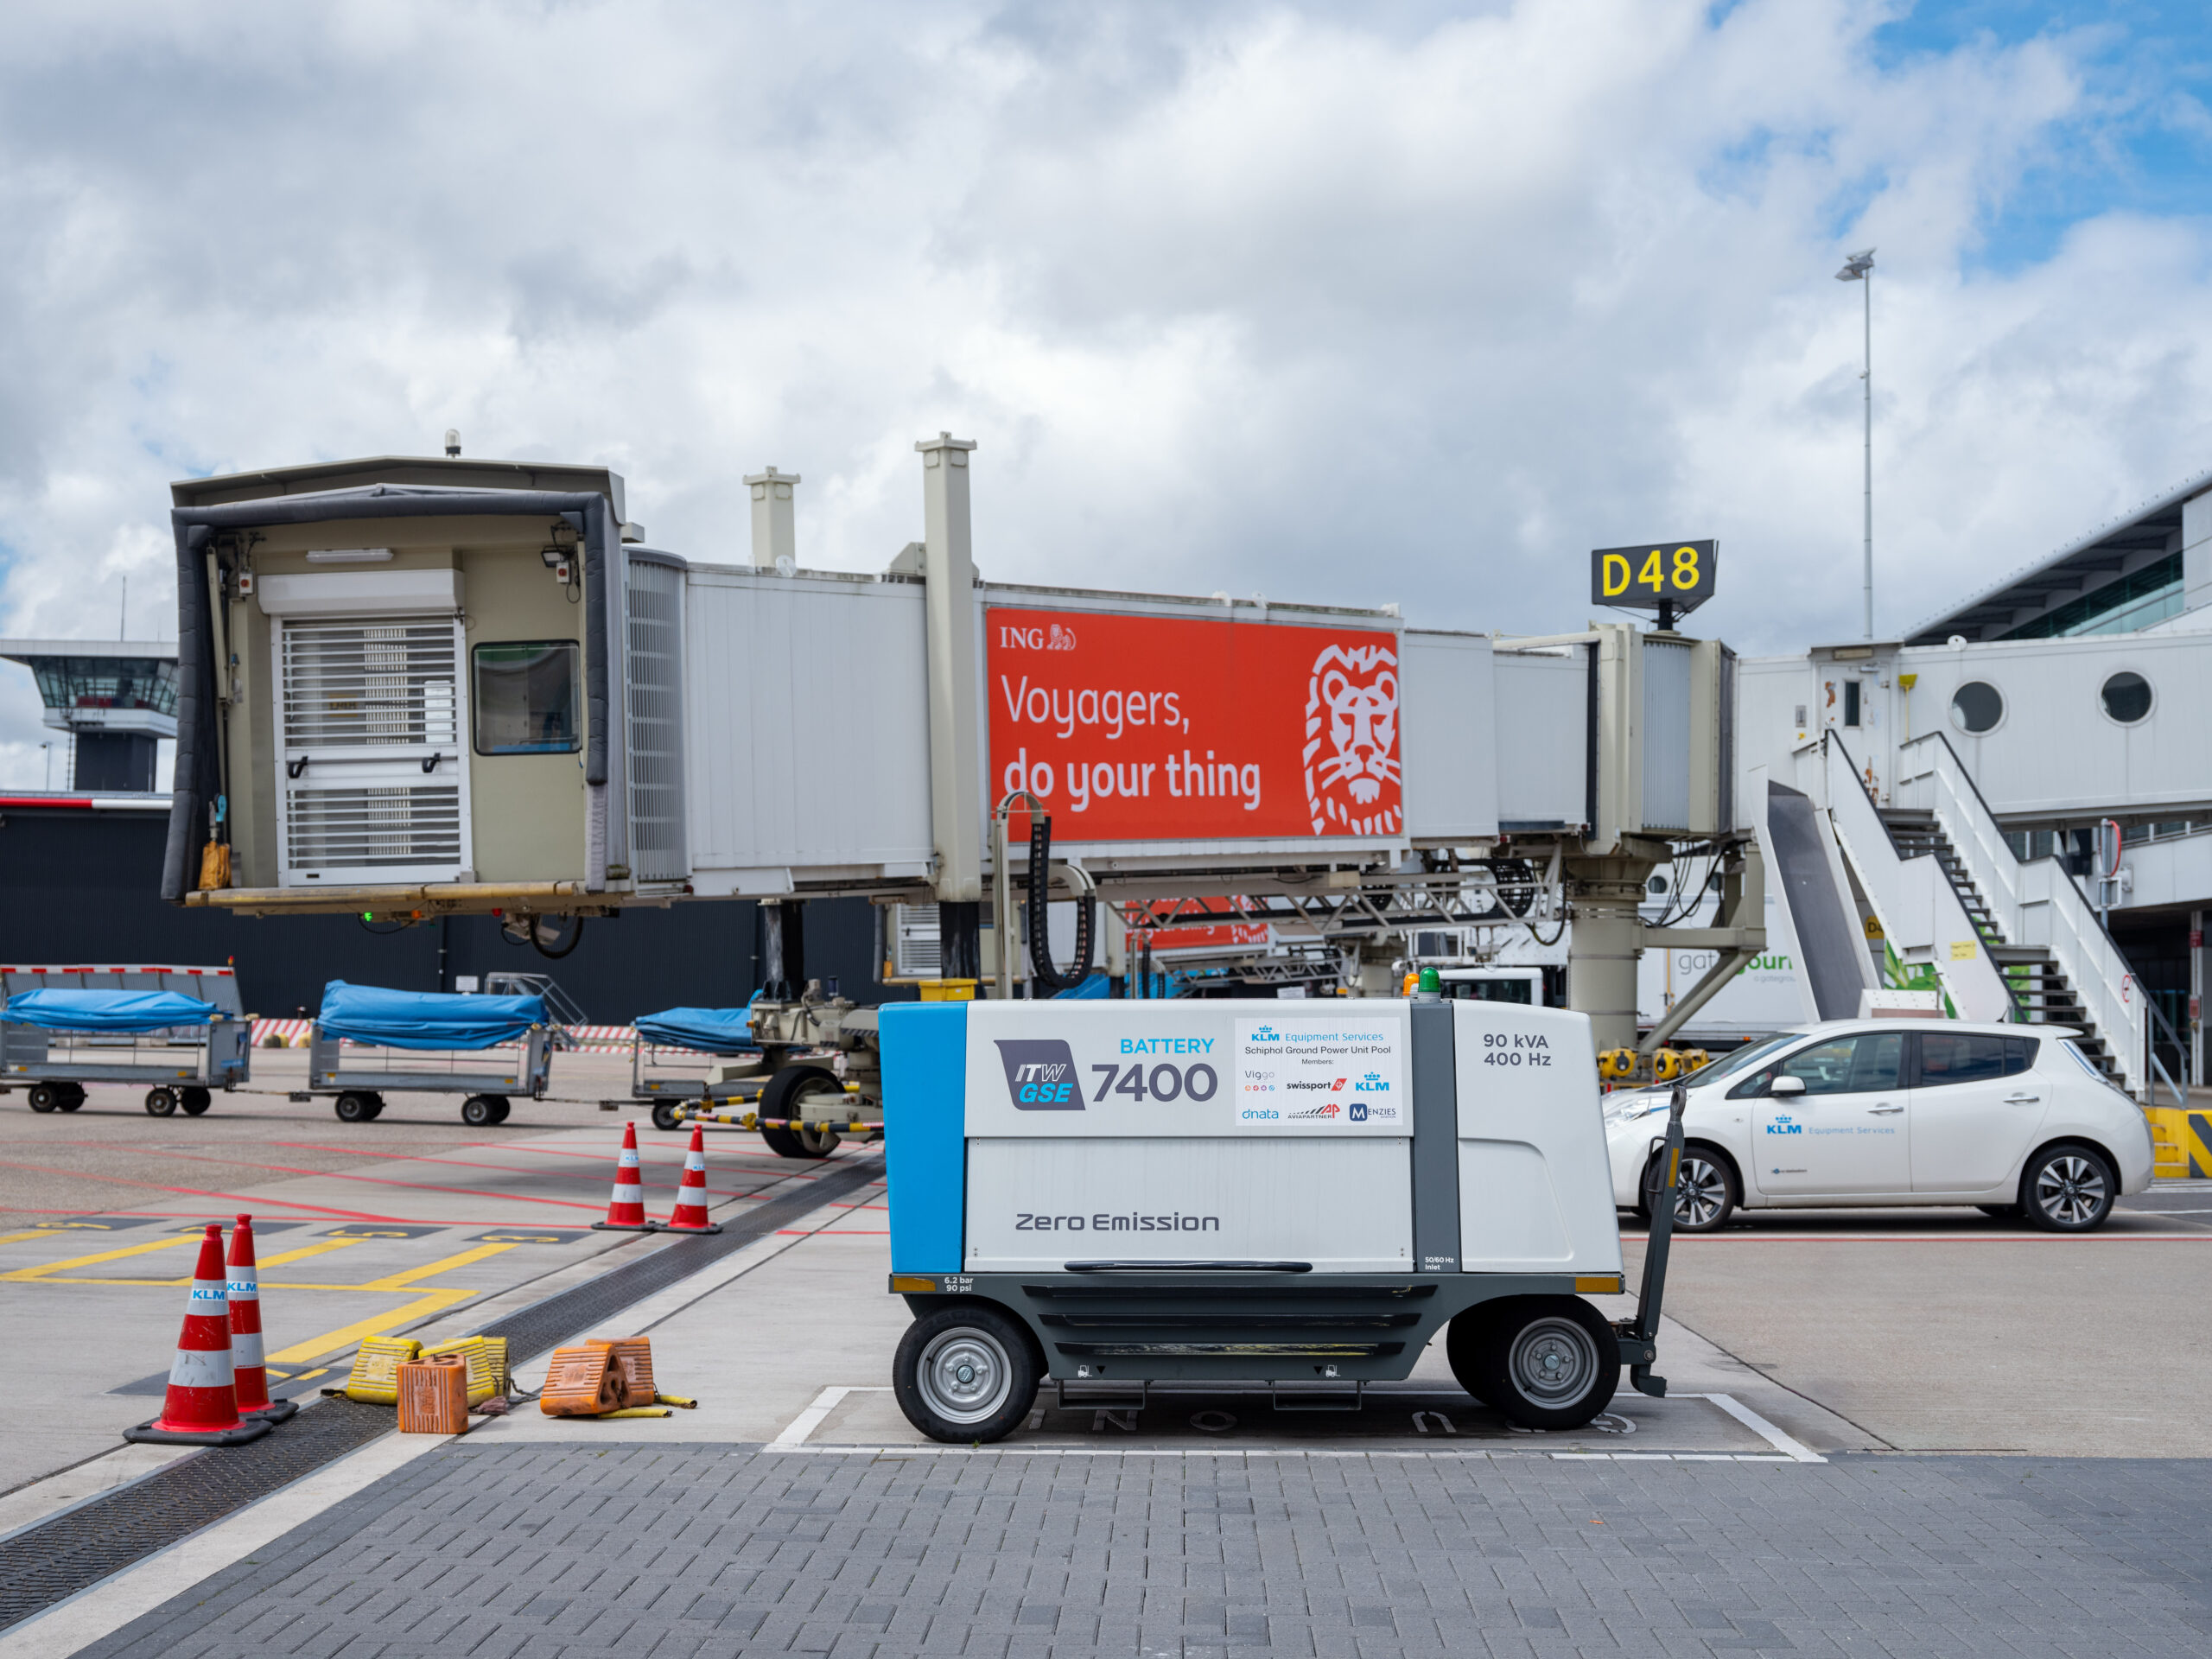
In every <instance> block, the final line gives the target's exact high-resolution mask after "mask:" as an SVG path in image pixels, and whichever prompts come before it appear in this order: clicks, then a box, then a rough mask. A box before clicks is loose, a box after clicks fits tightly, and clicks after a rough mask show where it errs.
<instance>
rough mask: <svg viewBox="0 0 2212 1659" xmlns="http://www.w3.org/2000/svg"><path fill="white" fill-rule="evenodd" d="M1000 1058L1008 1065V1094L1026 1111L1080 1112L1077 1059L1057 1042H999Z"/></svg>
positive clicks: (1081, 1105)
mask: <svg viewBox="0 0 2212 1659" xmlns="http://www.w3.org/2000/svg"><path fill="white" fill-rule="evenodd" d="M996 1040H997V1041H998V1047H999V1059H1000V1060H1001V1063H1002V1064H1003V1065H1005V1066H1006V1090H1007V1094H1009V1095H1011V1096H1014V1109H1016V1110H1017V1111H1024V1112H1079V1111H1081V1110H1082V1109H1083V1091H1082V1090H1080V1089H1078V1088H1077V1087H1076V1076H1075V1056H1074V1055H1073V1054H1071V1053H1070V1052H1068V1046H1067V1045H1066V1044H1065V1043H1064V1042H1060V1041H1059V1040H1058V1039H1033V1038H1025V1039H1018V1040H1011V1039H996Z"/></svg>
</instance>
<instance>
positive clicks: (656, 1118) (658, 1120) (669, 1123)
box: [653, 1100, 683, 1135]
mask: <svg viewBox="0 0 2212 1659" xmlns="http://www.w3.org/2000/svg"><path fill="white" fill-rule="evenodd" d="M653 1128H657V1129H658V1130H659V1131H660V1132H661V1133H662V1134H663V1135H673V1134H674V1133H675V1132H676V1131H677V1130H678V1129H680V1128H683V1119H682V1118H680V1117H678V1116H677V1115H676V1103H675V1102H674V1101H672V1100H657V1101H655V1102H653Z"/></svg>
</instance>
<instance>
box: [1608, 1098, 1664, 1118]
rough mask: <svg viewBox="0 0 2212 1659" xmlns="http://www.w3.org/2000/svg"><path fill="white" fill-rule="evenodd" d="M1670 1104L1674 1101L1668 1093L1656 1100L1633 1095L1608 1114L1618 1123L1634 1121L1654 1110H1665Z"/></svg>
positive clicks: (1647, 1115)
mask: <svg viewBox="0 0 2212 1659" xmlns="http://www.w3.org/2000/svg"><path fill="white" fill-rule="evenodd" d="M1670 1104H1672V1101H1671V1099H1670V1097H1669V1096H1666V1095H1662V1096H1659V1098H1658V1099H1656V1100H1646V1099H1642V1098H1639V1097H1638V1096H1633V1095H1631V1096H1629V1097H1628V1098H1627V1099H1626V1100H1624V1101H1623V1102H1622V1103H1620V1104H1619V1105H1618V1106H1616V1107H1614V1108H1613V1109H1612V1110H1611V1112H1610V1113H1608V1114H1607V1116H1610V1117H1611V1119H1612V1121H1613V1122H1616V1123H1633V1122H1636V1121H1637V1119H1638V1118H1640V1117H1649V1116H1651V1114H1652V1113H1654V1112H1663V1111H1665V1110H1666V1109H1667V1108H1668V1107H1669V1105H1670Z"/></svg>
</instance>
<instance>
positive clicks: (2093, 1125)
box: [1605, 1020, 2152, 1233]
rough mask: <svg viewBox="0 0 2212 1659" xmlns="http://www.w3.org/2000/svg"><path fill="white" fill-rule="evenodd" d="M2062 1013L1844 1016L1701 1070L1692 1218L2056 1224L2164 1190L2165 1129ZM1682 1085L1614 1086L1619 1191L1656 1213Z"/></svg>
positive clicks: (2100, 1218)
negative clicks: (2049, 1022)
mask: <svg viewBox="0 0 2212 1659" xmlns="http://www.w3.org/2000/svg"><path fill="white" fill-rule="evenodd" d="M2078 1035H2079V1033H2076V1032H2075V1031H2072V1030H2069V1029H2067V1028H2065V1027H2057V1026H1983V1025H1968V1024H1965V1023H1962V1022H1960V1021H1956V1020H1828V1021H1825V1022H1823V1023H1821V1024H1819V1025H1814V1026H1805V1027H1799V1028H1798V1029H1796V1030H1794V1031H1787V1032H1783V1033H1781V1034H1780V1035H1778V1036H1775V1037H1770V1038H1768V1039H1765V1040H1764V1042H1758V1043H1752V1044H1750V1045H1748V1046H1745V1047H1744V1048H1741V1049H1738V1050H1737V1051H1736V1052H1734V1053H1732V1054H1730V1055H1728V1056H1727V1057H1726V1058H1723V1059H1721V1060H1719V1061H1717V1062H1715V1063H1714V1064H1713V1065H1709V1066H1707V1068H1706V1069H1705V1070H1703V1071H1698V1072H1695V1073H1694V1074H1692V1076H1691V1077H1690V1078H1689V1079H1688V1089H1689V1099H1688V1105H1687V1107H1686V1109H1685V1110H1684V1113H1683V1118H1682V1132H1683V1150H1682V1166H1681V1178H1680V1181H1679V1183H1678V1187H1677V1192H1676V1196H1675V1225H1676V1226H1677V1228H1679V1229H1681V1230H1688V1231H1692V1232H1704V1231H1709V1230H1712V1229H1713V1228H1716V1227H1719V1226H1720V1225H1722V1224H1725V1223H1726V1221H1727V1219H1728V1217H1729V1216H1730V1215H1731V1214H1732V1212H1733V1211H1735V1210H1737V1209H1738V1207H1741V1208H1743V1209H1746V1210H1769V1209H1774V1210H1780V1209H1789V1208H1793V1207H1796V1208H1803V1207H1807V1206H1813V1205H1818V1206H1820V1207H1822V1208H1833V1207H1836V1206H1840V1205H1907V1204H1916V1205H1929V1204H1949V1205H1974V1206H1976V1207H1977V1208H1979V1209H1980V1210H1982V1211H1986V1213H1988V1214H1990V1215H1993V1216H2018V1217H2024V1219H2025V1220H2026V1221H2027V1222H2029V1223H2030V1224H2031V1225H2033V1226H2036V1227H2039V1228H2042V1229H2044V1230H2047V1231H2050V1232H2066V1233H2075V1232H2087V1231H2088V1230H2090V1229H2092V1228H2094V1227H2099V1226H2101V1225H2103V1224H2104V1219H2105V1217H2107V1215H2108V1214H2110V1213H2111V1211H2112V1205H2113V1199H2115V1198H2119V1197H2120V1195H2121V1194H2122V1193H2126V1192H2141V1191H2142V1190H2143V1189H2144V1188H2145V1187H2146V1186H2148V1185H2151V1162H2152V1151H2151V1126H2150V1122H2149V1121H2148V1120H2147V1119H2146V1118H2145V1116H2144V1115H2143V1112H2142V1109H2140V1108H2139V1107H2138V1106H2137V1105H2136V1103H2134V1102H2133V1100H2131V1099H2129V1098H2128V1097H2127V1096H2126V1095H2125V1094H2122V1093H2121V1092H2120V1090H2118V1089H2116V1088H2114V1087H2113V1085H2112V1084H2110V1083H2108V1082H2107V1081H2106V1079H2105V1077H2104V1075H2103V1074H2102V1073H2101V1072H2100V1071H2098V1070H2097V1069H2096V1067H2095V1066H2094V1065H2092V1064H2091V1062H2090V1060H2089V1058H2088V1056H2087V1055H2085V1054H2084V1053H2082V1051H2081V1049H2080V1048H2079V1047H2077V1046H2075V1043H2074V1042H2073V1041H2072V1040H2071V1039H2073V1038H2075V1037H2076V1036H2078ZM1669 1094H1670V1085H1668V1084H1661V1085H1659V1086H1657V1087H1656V1088H1651V1089H1640V1090H1635V1091H1633V1092H1627V1091H1624V1092H1620V1093H1616V1094H1612V1095H1609V1096H1606V1097H1605V1135H1606V1140H1607V1143H1608V1147H1609V1149H1610V1151H1611V1156H1612V1169H1613V1198H1614V1202H1615V1203H1617V1204H1618V1205H1620V1206H1621V1207H1623V1208H1624V1209H1634V1210H1636V1211H1638V1212H1639V1213H1640V1214H1643V1215H1645V1216H1647V1217H1648V1216H1649V1214H1650V1209H1649V1198H1648V1197H1647V1194H1648V1193H1649V1192H1656V1174H1657V1167H1656V1160H1655V1158H1654V1154H1655V1152H1656V1150H1657V1147H1658V1146H1659V1143H1660V1141H1661V1138H1662V1136H1663V1135H1665V1134H1666V1128H1667V1116H1666V1114H1667V1108H1668V1103H1669Z"/></svg>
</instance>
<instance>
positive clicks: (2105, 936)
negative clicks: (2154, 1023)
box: [1897, 732, 2155, 1103]
mask: <svg viewBox="0 0 2212 1659" xmlns="http://www.w3.org/2000/svg"><path fill="white" fill-rule="evenodd" d="M1923 746H1924V747H1923ZM1897 747H1898V751H1899V754H1900V757H1901V758H1902V756H1903V754H1904V752H1905V751H1907V750H1911V749H1919V750H1921V753H1920V754H1919V755H1916V756H1915V757H1913V758H1914V759H1915V760H1924V762H1925V766H1924V769H1923V770H1922V771H1920V772H1908V770H1907V769H1906V768H1905V767H1904V766H1900V767H1899V769H1898V770H1899V774H1900V775H1899V777H1898V779H1897V788H1898V790H1899V791H1904V789H1906V788H1908V787H1909V786H1910V785H1913V784H1916V783H1919V782H1921V781H1923V779H1925V780H1928V781H1929V785H1930V788H1929V795H1930V799H1929V806H1930V808H1931V810H1933V812H1934V814H1935V817H1936V823H1937V825H1938V826H1939V827H1940V828H1941V829H1942V831H1943V834H1944V836H1945V837H1946V838H1947V839H1948V841H1949V842H1950V843H1951V846H1952V849H1953V850H1954V851H1955V852H1956V853H1957V854H1958V855H1959V860H1960V862H1961V864H1963V865H1964V866H1965V868H1966V872H1967V877H1968V879H1969V880H1972V881H1973V882H1974V885H1975V887H1979V888H1980V890H1981V892H1982V893H1983V895H1984V897H1985V898H1986V899H1988V900H1989V901H1990V906H1991V910H1992V912H1993V914H1994V915H1995V916H1997V917H1999V918H2001V920H2000V923H1999V925H2000V926H2001V927H2002V929H2003V931H2004V932H2005V938H2006V939H2007V940H2008V941H2010V942H2012V943H2014V944H2018V943H2022V942H2023V940H2022V936H2023V934H2024V932H2025V931H2026V928H2025V925H2024V916H2023V914H2022V912H2023V910H2024V907H2025V906H2028V905H2030V904H2035V903H2040V904H2043V905H2044V906H2045V907H2046V909H2047V910H2048V911H2049V912H2050V950H2051V953H2052V955H2053V956H2055V957H2056V958H2057V959H2058V964H2059V966H2060V967H2061V968H2062V969H2064V971H2065V973H2066V976H2067V977H2068V978H2069V980H2071V981H2072V982H2073V984H2074V988H2075V994H2076V995H2079V996H2080V998H2081V999H2082V1007H2083V1009H2084V1010H2085V1011H2086V1012H2087V1013H2088V1015H2089V1019H2090V1020H2091V1022H2092V1023H2093V1024H2094V1026H2095V1027H2096V1028H2097V1030H2098V1033H2100V1034H2101V1036H2102V1037H2103V1038H2104V1039H2105V1042H2106V1045H2107V1047H2108V1048H2109V1049H2110V1050H2111V1052H2112V1057H2113V1065H2115V1066H2116V1067H2117V1068H2118V1070H2119V1071H2120V1086H2121V1087H2122V1088H2123V1089H2125V1090H2126V1091H2127V1092H2128V1093H2129V1094H2131V1095H2133V1096H2135V1097H2136V1098H2137V1099H2138V1100H2140V1101H2145V1102H2146V1103H2147V1101H2148V1100H2149V1098H2150V1096H2151V1084H2150V1079H2149V1077H2148V1075H2147V1071H2148V1070H2149V1068H2150V1066H2151V1065H2154V1064H2155V1062H2154V1060H2153V1059H2152V1056H2151V1054H2150V1021H2149V1020H2148V1018H2147V1017H2146V1015H2145V1013H2144V1009H2145V1007H2148V1006H2149V1004H2150V999H2149V998H2148V997H2146V996H2142V995H2133V996H2131V995H2129V989H2128V988H2129V987H2130V986H2132V985H2133V984H2134V977H2135V975H2134V969H2133V968H2131V967H2130V966H2129V965H2128V962H2127V957H2126V953H2125V952H2123V951H2122V950H2120V946H2119V944H2117V943H2115V942H2114V940H2113V937H2112V934H2111V932H2110V931H2108V930H2107V928H2106V926H2105V925H2104V918H2102V917H2101V916H2099V915H2098V914H2097V912H2096V907H2095V906H2093V905H2091V904H2090V903H2089V900H2088V895H2087V894H2085V893H2082V887H2081V884H2080V883H2079V882H2077V881H2075V879H2074V876H2073V873H2072V872H2071V871H2069V869H2068V868H2066V865H2065V862H2064V861H2063V860H2061V859H2058V858H2056V857H2050V858H2041V859H2036V860H2034V861H2031V862H2032V864H2033V865H2049V866H2050V868H2049V869H2048V870H2046V871H2044V872H2043V873H2042V874H2043V875H2044V882H2043V888H2044V891H2043V893H2042V894H2041V895H2037V896H2035V897H2031V896H2030V894H2029V893H2028V892H2027V886H2028V884H2027V883H2026V882H2025V881H2024V880H2023V877H2024V874H2025V873H2026V872H2027V870H2028V869H2029V868H2031V863H2024V862H2023V861H2021V860H2020V859H2019V858H2018V856H2016V855H2014V853H2013V851H2012V843H2011V842H2008V841H2006V840H2005V832H2004V831H2003V830H2002V829H1999V827H1998V823H1997V815H1996V814H1995V813H1993V812H1992V811H1991V810H1989V802H1988V800H1987V799H1986V798H1985V797H1984V796H1983V794H1982V792H1981V789H1980V785H1977V784H1976V783H1975V782H1974V774H1973V773H1972V772H1968V771H1967V768H1966V763H1965V762H1964V761H1962V760H1960V759H1959V753H1958V751H1957V750H1956V749H1955V748H1953V747H1951V741H1950V739H1949V738H1948V737H1946V736H1945V735H1944V734H1942V733H1941V732H1929V733H1925V734H1923V735H1921V736H1919V737H1916V738H1913V739H1910V741H1907V742H1904V743H1902V744H1899V745H1898V746H1897ZM1900 804H1902V803H1900ZM2000 899H2001V901H2002V904H2001V907H2000V905H1999V900H2000Z"/></svg>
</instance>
